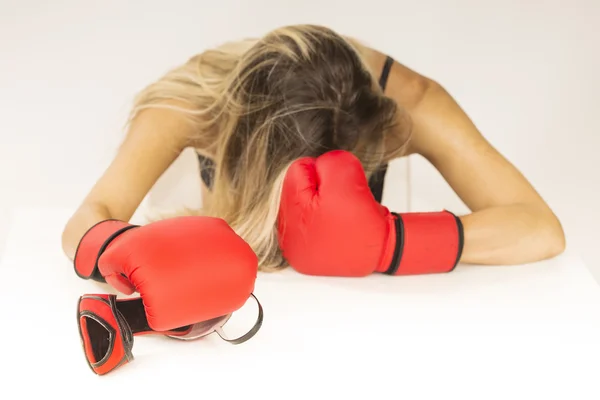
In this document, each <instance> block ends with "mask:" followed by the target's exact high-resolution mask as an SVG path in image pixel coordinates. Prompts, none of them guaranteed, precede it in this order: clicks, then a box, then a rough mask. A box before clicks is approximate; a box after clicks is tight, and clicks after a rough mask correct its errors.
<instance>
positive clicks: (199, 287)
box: [98, 216, 258, 331]
mask: <svg viewBox="0 0 600 400" xmlns="http://www.w3.org/2000/svg"><path fill="white" fill-rule="evenodd" d="M98 267H99V270H100V272H101V273H102V275H103V276H104V277H105V278H106V281H107V282H108V283H110V284H112V285H114V287H115V288H116V289H117V290H119V291H121V292H123V293H125V294H131V293H133V292H134V291H135V292H138V293H140V295H141V297H142V298H143V303H144V308H145V312H146V316H147V318H148V325H149V326H150V328H151V329H153V330H155V331H170V330H172V329H175V328H178V327H181V326H184V325H191V324H194V323H196V322H198V321H205V320H208V319H211V318H215V317H218V316H222V315H226V314H230V313H232V312H234V311H236V310H238V309H239V308H241V307H242V306H243V305H244V303H245V302H246V300H248V298H249V297H250V294H251V293H252V291H253V290H254V282H255V280H256V276H257V273H258V258H257V256H256V254H255V253H254V251H253V250H252V248H251V247H250V245H249V244H248V243H246V242H245V241H244V240H243V239H242V238H241V237H239V236H238V235H237V234H236V233H235V232H234V231H233V229H232V228H231V227H230V226H229V225H228V224H227V223H226V222H225V221H224V220H223V219H220V218H211V217H195V216H189V217H187V216H186V217H176V218H169V219H165V220H162V221H157V222H153V223H150V224H148V225H144V226H141V227H138V228H134V229H129V230H127V231H125V232H123V233H121V234H120V235H119V236H118V237H117V238H115V239H114V240H112V241H111V242H110V244H109V245H108V246H107V248H106V250H105V251H104V252H103V253H102V255H101V256H100V259H99V261H98Z"/></svg>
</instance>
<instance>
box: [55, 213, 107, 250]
mask: <svg viewBox="0 0 600 400" xmlns="http://www.w3.org/2000/svg"><path fill="white" fill-rule="evenodd" d="M109 218H111V215H110V213H109V212H108V210H107V209H106V207H102V206H100V205H96V204H83V205H82V206H81V207H80V208H79V209H78V210H77V211H76V212H75V213H74V214H73V216H72V217H71V218H70V219H69V221H68V222H67V225H66V226H65V228H64V230H63V233H62V248H63V251H64V253H65V254H66V256H67V257H68V258H69V259H70V260H73V258H74V257H75V251H76V250H77V245H78V244H79V241H80V240H81V238H82V237H83V235H84V234H85V233H86V232H87V230H88V229H89V228H91V227H92V226H93V225H94V224H96V223H98V222H100V221H103V220H105V219H109Z"/></svg>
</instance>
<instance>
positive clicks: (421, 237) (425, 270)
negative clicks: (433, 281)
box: [384, 211, 464, 275]
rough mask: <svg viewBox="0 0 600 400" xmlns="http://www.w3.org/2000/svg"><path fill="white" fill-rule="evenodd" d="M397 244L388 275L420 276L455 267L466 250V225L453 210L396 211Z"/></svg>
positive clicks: (446, 270)
mask: <svg viewBox="0 0 600 400" xmlns="http://www.w3.org/2000/svg"><path fill="white" fill-rule="evenodd" d="M393 215H394V217H395V221H394V222H395V233H396V243H395V248H394V254H393V256H392V261H391V262H390V264H389V267H388V268H387V270H386V271H385V272H384V273H386V274H388V275H420V274H435V273H444V272H450V271H452V270H454V268H455V267H456V265H457V264H458V262H459V260H460V257H461V254H462V249H463V242H464V237H463V226H462V223H461V221H460V219H459V218H458V217H457V216H455V215H454V214H453V213H451V212H449V211H440V212H427V213H405V214H397V213H393Z"/></svg>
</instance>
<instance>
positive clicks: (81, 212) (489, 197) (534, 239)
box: [62, 49, 565, 265]
mask: <svg viewBox="0 0 600 400" xmlns="http://www.w3.org/2000/svg"><path fill="white" fill-rule="evenodd" d="M366 60H367V62H368V63H369V66H370V68H371V69H372V70H373V71H381V68H382V67H383V63H384V62H385V55H384V54H382V53H380V52H378V51H376V50H372V49H366ZM385 94H386V95H387V96H389V97H390V98H392V99H394V100H395V101H396V102H397V103H398V104H399V105H401V106H402V107H403V108H404V109H406V110H407V111H408V112H409V114H410V117H411V119H412V121H413V124H414V133H413V136H412V139H411V142H410V146H409V148H408V150H407V153H406V154H407V155H408V154H420V155H422V156H423V157H424V158H425V159H427V160H428V161H429V162H431V163H432V165H433V166H434V167H435V168H437V169H438V171H439V172H440V173H441V174H442V176H443V177H444V178H445V179H446V181H447V182H448V184H449V185H450V186H451V187H452V189H453V190H454V191H455V192H456V193H457V195H458V196H459V197H460V198H461V199H462V200H463V202H464V203H465V204H466V205H467V206H468V207H469V209H470V210H471V213H469V214H467V215H463V216H461V217H460V218H461V220H462V222H463V225H464V233H465V248H464V250H463V253H462V258H461V262H463V263H473V264H492V265H502V264H503V265H510V264H521V263H527V262H533V261H539V260H543V259H547V258H550V257H553V256H556V255H558V254H560V253H561V252H562V251H564V248H565V237H564V233H563V230H562V227H561V224H560V222H559V220H558V219H557V217H556V216H555V215H554V213H553V212H552V210H550V208H549V207H548V205H547V204H546V202H545V201H544V200H543V199H542V198H541V196H540V195H539V194H538V193H537V192H536V191H535V189H534V188H533V187H532V185H531V184H530V183H529V182H528V181H527V179H526V178H525V177H524V176H523V175H522V174H521V173H520V172H519V171H518V170H517V169H516V168H515V167H514V166H513V165H512V164H511V163H510V162H509V161H508V160H506V159H505V158H504V157H503V156H502V155H501V154H500V153H499V152H498V151H496V150H495V149H494V148H493V146H492V145H491V144H490V143H489V142H488V141H487V140H486V139H485V138H484V137H483V135H482V134H481V133H480V132H479V131H478V130H477V128H476V127H475V125H474V124H473V122H472V121H471V120H470V119H469V117H468V116H467V115H466V113H465V112H464V111H463V110H462V109H461V108H460V107H459V105H458V104H457V102H456V101H455V100H454V99H453V98H452V96H451V95H450V94H449V93H448V92H447V91H446V90H444V88H443V87H442V86H441V85H440V84H439V83H437V82H435V81H434V80H432V79H430V78H427V77H424V76H422V75H420V74H418V73H417V72H415V71H412V70H411V69H409V68H407V67H406V66H403V65H402V64H400V63H398V62H395V63H394V65H393V67H392V70H391V72H390V76H389V79H388V84H387V88H386V93H385ZM179 106H183V105H182V104H179ZM192 133H193V132H192V129H191V126H190V125H188V123H187V122H186V121H185V119H184V118H182V116H181V114H179V113H178V112H176V111H173V110H168V109H149V110H145V111H143V112H142V113H141V114H140V115H139V116H138V118H136V120H135V121H133V123H132V124H131V126H130V127H129V131H128V132H127V135H126V137H125V140H124V142H123V144H122V145H121V147H120V149H119V151H118V152H117V155H116V156H115V158H114V159H113V161H112V162H111V164H110V165H109V166H108V168H107V169H106V171H105V172H104V173H103V175H102V176H101V177H100V179H99V180H98V181H97V182H96V184H95V185H94V186H93V188H92V189H91V191H90V192H89V193H88V195H87V196H86V198H85V199H84V200H83V202H82V204H81V205H80V206H79V208H78V209H77V210H76V211H75V213H74V214H73V215H72V217H71V218H70V219H69V221H68V223H67V225H66V226H65V229H64V231H63V235H62V246H63V250H64V252H65V254H66V255H67V257H69V259H71V260H72V259H73V256H74V254H75V250H76V248H77V244H78V243H79V240H80V239H81V237H82V236H83V235H84V233H85V232H86V231H87V229H88V228H89V227H91V226H92V225H93V224H95V223H96V222H99V221H101V220H104V219H108V218H114V219H120V220H123V221H128V220H130V219H131V217H132V216H133V214H134V212H135V211H136V209H137V208H138V207H139V205H140V203H141V201H142V200H143V199H144V197H145V196H146V194H147V193H148V192H149V190H150V189H151V188H152V186H153V185H154V184H155V183H156V181H157V180H158V178H159V177H160V176H161V175H162V174H163V173H164V172H165V171H166V169H167V168H168V167H169V166H170V165H171V163H173V162H174V161H175V160H176V159H177V157H178V156H179V154H180V153H181V152H182V151H183V150H184V149H185V148H186V147H196V148H204V147H205V146H206V144H203V143H195V142H192V141H191V140H190V138H191V137H192ZM395 142H396V141H395V140H394V137H393V136H392V137H390V138H389V145H394V143H395ZM387 184H393V183H391V182H389V183H387ZM203 194H204V196H209V194H208V191H207V190H206V188H204V190H203Z"/></svg>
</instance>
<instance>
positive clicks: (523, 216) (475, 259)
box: [460, 204, 565, 265]
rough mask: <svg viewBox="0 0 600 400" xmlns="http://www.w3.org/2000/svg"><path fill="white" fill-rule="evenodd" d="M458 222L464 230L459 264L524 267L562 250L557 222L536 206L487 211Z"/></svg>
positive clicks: (561, 237) (522, 205)
mask: <svg viewBox="0 0 600 400" xmlns="http://www.w3.org/2000/svg"><path fill="white" fill-rule="evenodd" d="M460 219H461V221H462V223H463V229H464V249H463V252H462V257H461V262H462V263H467V264H491V265H514V264H523V263H529V262H535V261H540V260H544V259H547V258H551V257H554V256H556V255H558V254H560V253H562V252H563V251H564V248H565V237H564V233H563V229H562V227H561V225H560V222H559V221H558V219H557V218H556V217H555V216H554V215H553V214H552V213H551V212H550V211H548V210H546V209H540V207H539V206H537V205H527V204H515V205H510V206H502V207H495V208H488V209H483V210H480V211H476V212H474V213H472V214H468V215H464V216H461V217H460Z"/></svg>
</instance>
